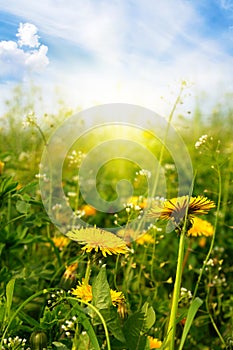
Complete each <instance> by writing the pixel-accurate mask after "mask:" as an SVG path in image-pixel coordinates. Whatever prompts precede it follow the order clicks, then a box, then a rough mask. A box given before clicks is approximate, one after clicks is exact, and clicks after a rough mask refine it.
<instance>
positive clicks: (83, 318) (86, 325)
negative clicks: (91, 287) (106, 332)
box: [75, 305, 100, 350]
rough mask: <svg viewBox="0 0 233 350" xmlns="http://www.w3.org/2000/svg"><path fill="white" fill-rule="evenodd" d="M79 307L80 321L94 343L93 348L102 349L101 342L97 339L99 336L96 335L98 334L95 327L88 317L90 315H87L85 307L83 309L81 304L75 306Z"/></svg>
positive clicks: (95, 349)
mask: <svg viewBox="0 0 233 350" xmlns="http://www.w3.org/2000/svg"><path fill="white" fill-rule="evenodd" d="M75 307H76V308H77V310H78V311H77V316H78V321H79V322H80V323H82V325H83V327H84V329H85V330H86V332H87V334H88V336H89V338H90V341H91V343H92V346H93V349H94V350H100V346H99V343H98V340H97V337H96V334H95V332H94V329H93V327H92V325H91V323H90V321H89V319H88V317H87V316H86V315H85V313H84V311H83V309H81V307H80V306H77V305H76V306H75Z"/></svg>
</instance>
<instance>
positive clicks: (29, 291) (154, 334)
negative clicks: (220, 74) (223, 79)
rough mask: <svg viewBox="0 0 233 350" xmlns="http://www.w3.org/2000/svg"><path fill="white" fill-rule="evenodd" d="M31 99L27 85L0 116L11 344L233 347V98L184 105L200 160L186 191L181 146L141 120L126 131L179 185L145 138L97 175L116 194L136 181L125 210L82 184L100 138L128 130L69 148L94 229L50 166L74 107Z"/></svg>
mask: <svg viewBox="0 0 233 350" xmlns="http://www.w3.org/2000/svg"><path fill="white" fill-rule="evenodd" d="M21 100H22V96H21V95H20V93H19V91H18V92H17V91H16V92H15V94H14V96H12V100H10V101H8V102H7V108H8V111H7V112H6V114H5V115H3V116H2V117H1V119H0V130H1V138H0V254H1V267H0V348H1V349H32V350H33V349H37V350H39V349H58V350H70V349H72V350H74V349H77V350H84V349H87V350H99V349H108V350H110V349H112V350H123V349H125V350H136V349H138V350H149V349H166V350H168V349H171V350H174V349H177V350H182V349H186V350H190V349H199V350H219V349H233V283H232V272H233V267H232V251H233V235H232V230H233V222H232V217H233V214H232V212H233V205H232V201H233V158H232V152H233V139H232V126H233V105H232V96H226V98H225V101H224V102H222V103H221V104H220V103H217V102H216V107H215V108H214V109H212V110H209V111H208V113H207V112H203V111H202V109H201V106H198V105H197V106H196V108H195V110H194V111H193V112H192V113H191V114H188V115H185V116H183V115H175V116H174V115H173V114H172V115H171V116H170V117H171V118H170V120H169V125H173V128H175V130H176V131H177V134H179V136H180V137H181V138H182V142H183V143H184V144H185V147H186V149H187V151H188V154H189V156H190V159H191V163H192V169H193V178H192V183H191V186H190V189H189V191H188V192H187V195H186V196H181V197H179V196H178V187H179V183H178V180H179V179H178V170H177V168H176V164H175V163H174V159H173V157H172V155H171V153H170V152H169V151H170V149H166V147H164V146H163V142H162V141H159V140H158V139H156V138H155V137H154V136H153V134H151V133H150V130H148V131H145V130H138V129H137V130H135V129H132V130H131V129H127V132H125V134H124V137H125V138H128V139H129V140H130V141H133V142H134V143H137V144H140V145H144V148H145V152H148V153H149V151H150V152H152V153H153V154H154V156H155V158H156V159H157V160H158V164H159V166H160V169H161V171H162V174H163V177H164V179H165V180H164V181H165V182H164V183H165V185H164V186H165V187H166V192H165V195H164V193H163V191H162V190H161V191H160V189H159V188H158V186H157V185H158V181H159V178H158V177H156V174H155V176H154V174H152V175H151V173H150V171H149V169H147V168H146V167H144V168H142V167H140V166H139V164H140V162H139V164H136V163H135V162H134V159H135V156H133V153H134V148H132V158H131V154H128V156H127V160H126V159H122V158H119V159H112V160H111V159H109V161H108V162H105V163H104V165H103V166H102V167H101V168H100V169H98V172H97V176H96V184H95V186H96V188H97V190H98V192H99V194H100V196H101V198H103V199H104V200H105V202H114V201H115V199H116V186H117V184H118V183H119V181H120V180H122V179H127V181H128V182H130V183H131V184H132V188H133V192H132V193H131V195H130V196H127V192H126V195H125V198H124V200H123V199H122V201H123V202H122V203H121V204H122V205H123V208H122V209H121V210H118V211H114V208H112V207H111V208H110V207H109V210H108V211H107V210H106V211H101V210H98V209H96V208H95V207H94V206H92V205H90V203H89V202H88V201H87V200H85V199H84V196H83V195H82V193H81V191H80V186H79V181H78V180H79V169H80V166H81V164H82V162H83V161H84V160H85V159H86V156H87V155H88V154H90V152H91V150H92V149H93V147H95V145H96V144H97V143H98V142H99V140H102V141H104V140H110V139H109V135H112V133H114V132H116V133H117V132H119V133H121V134H122V129H120V130H117V129H116V130H115V131H112V128H108V127H107V126H106V127H105V128H102V129H100V130H97V131H96V130H94V131H93V133H87V134H85V135H83V136H82V137H81V138H80V139H79V140H78V141H77V143H75V144H74V145H73V146H72V148H71V149H70V150H69V152H68V154H67V156H66V158H65V160H64V163H63V169H62V184H61V187H62V189H63V191H64V193H65V198H63V199H64V200H65V201H66V203H67V205H68V206H69V207H70V208H72V210H73V212H74V213H75V215H76V217H77V218H78V219H81V220H83V221H84V222H85V223H87V224H89V226H87V227H86V228H84V227H81V226H80V225H76V223H75V220H74V225H72V224H70V219H69V218H68V214H67V211H66V209H65V208H64V210H63V206H62V205H61V203H60V202H59V201H58V202H57V204H56V200H54V198H52V197H53V196H54V195H55V189H54V188H53V190H52V191H50V190H51V188H50V187H49V186H50V180H49V179H48V174H47V177H46V174H44V173H43V171H41V167H40V164H41V159H42V154H43V152H44V150H46V147H47V143H48V140H49V138H50V136H51V135H52V134H53V132H54V131H55V130H56V128H57V127H58V126H59V125H62V123H64V121H66V120H68V118H69V117H70V116H71V115H72V114H73V111H72V110H70V109H69V108H68V107H65V106H63V105H61V109H60V111H59V112H58V113H57V114H56V115H43V116H40V117H38V116H37V115H36V114H35V112H34V105H33V101H30V100H29V101H28V102H27V103H26V104H24V107H22V106H21ZM178 102H179V101H177V103H178ZM83 123H84V124H85V120H84V121H83ZM165 137H166V135H165ZM168 141H169V140H167V142H168ZM109 142H110V141H109ZM166 144H167V143H166V142H165V146H166ZM170 144H171V145H172V140H170V143H169V145H170ZM136 146H137V145H136V144H135V147H136ZM169 147H171V146H169ZM174 147H176V145H175V140H174ZM113 148H114V147H113ZM180 151H181V150H180ZM54 152H55V153H57V154H58V153H59V152H60V151H59V149H55V150H54ZM109 152H111V149H110V146H109ZM120 152H121V153H120V154H123V153H124V149H121V150H120ZM176 152H177V151H176ZM178 152H179V150H178ZM137 157H138V158H140V152H138V153H137ZM97 158H98V153H97V154H95V153H93V156H92V158H91V162H92V166H93V168H95V163H96V161H97ZM143 158H145V159H146V156H144V155H142V157H141V159H143ZM90 168H92V167H90V166H89V169H90ZM82 175H83V173H82ZM155 178H156V179H155ZM149 181H152V182H153V181H154V182H155V186H154V187H153V196H152V198H151V196H150V193H149V192H148V182H149ZM156 181H157V183H156ZM41 184H42V187H43V188H44V189H45V190H47V188H48V192H46V193H48V198H47V199H48V203H50V204H48V205H51V203H52V206H51V207H49V210H51V211H52V212H53V214H52V215H49V210H47V209H46V205H45V201H46V198H45V199H44V200H43V201H42V198H41ZM46 186H47V187H46ZM92 186H93V183H92V182H91V181H89V182H88V181H87V182H86V190H90V189H91V191H92ZM84 187H85V186H84ZM94 188H95V187H93V191H94ZM123 190H124V188H123ZM179 190H180V188H179ZM181 190H182V189H181ZM58 192H59V189H58ZM114 203H115V202H114ZM145 213H146V215H145V216H144V214H145ZM51 216H52V218H53V219H52V220H51ZM147 218H150V220H149V223H148V221H147ZM56 220H57V222H58V224H57V225H56ZM59 225H60V226H59ZM59 227H61V229H59ZM109 228H111V229H110V230H109ZM168 228H169V229H168ZM64 233H65V234H64Z"/></svg>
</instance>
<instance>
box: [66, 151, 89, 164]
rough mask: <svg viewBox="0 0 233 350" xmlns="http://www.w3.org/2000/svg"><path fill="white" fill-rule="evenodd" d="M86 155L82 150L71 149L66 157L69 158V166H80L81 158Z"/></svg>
mask: <svg viewBox="0 0 233 350" xmlns="http://www.w3.org/2000/svg"><path fill="white" fill-rule="evenodd" d="M85 157H86V154H84V153H83V152H82V151H78V152H76V151H75V150H73V151H72V152H71V154H70V155H69V156H68V157H67V158H68V159H69V166H70V167H71V166H72V165H75V166H77V167H79V166H80V164H81V163H82V161H83V159H84V158H85Z"/></svg>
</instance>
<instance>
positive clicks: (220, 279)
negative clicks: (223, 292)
mask: <svg viewBox="0 0 233 350" xmlns="http://www.w3.org/2000/svg"><path fill="white" fill-rule="evenodd" d="M212 284H213V285H214V286H216V287H217V286H218V287H220V286H224V287H226V286H227V281H226V277H225V275H224V274H221V276H218V275H215V276H214V278H213V280H212Z"/></svg>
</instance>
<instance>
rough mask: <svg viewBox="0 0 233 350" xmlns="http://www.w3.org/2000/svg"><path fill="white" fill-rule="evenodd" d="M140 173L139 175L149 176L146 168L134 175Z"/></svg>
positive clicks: (149, 173)
mask: <svg viewBox="0 0 233 350" xmlns="http://www.w3.org/2000/svg"><path fill="white" fill-rule="evenodd" d="M138 175H141V176H147V177H148V179H149V178H150V177H151V172H150V171H149V170H147V169H141V170H139V171H137V172H136V176H138Z"/></svg>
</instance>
